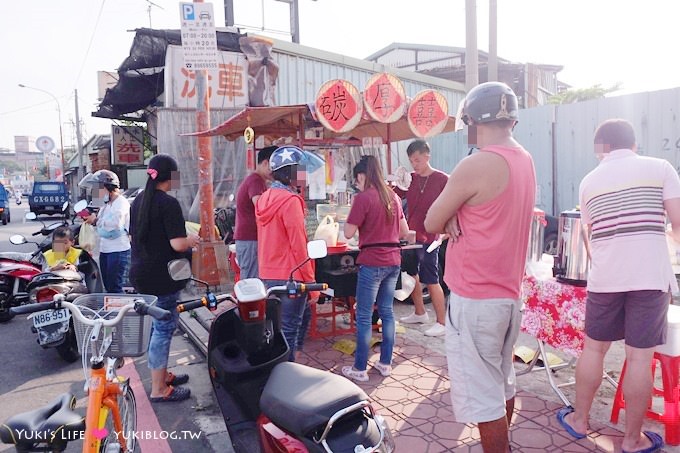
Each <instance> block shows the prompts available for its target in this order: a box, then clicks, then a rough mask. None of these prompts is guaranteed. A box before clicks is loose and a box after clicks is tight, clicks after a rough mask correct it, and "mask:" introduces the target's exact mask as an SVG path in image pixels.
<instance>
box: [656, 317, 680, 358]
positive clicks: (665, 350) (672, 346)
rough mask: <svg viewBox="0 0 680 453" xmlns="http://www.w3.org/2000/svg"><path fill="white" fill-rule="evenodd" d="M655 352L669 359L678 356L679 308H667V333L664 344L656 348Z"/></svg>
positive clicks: (679, 343) (679, 354)
mask: <svg viewBox="0 0 680 453" xmlns="http://www.w3.org/2000/svg"><path fill="white" fill-rule="evenodd" d="M656 352H658V353H659V354H664V355H667V356H669V357H677V356H680V306H679V305H671V306H669V307H668V333H667V334H666V344H662V345H660V346H657V347H656Z"/></svg>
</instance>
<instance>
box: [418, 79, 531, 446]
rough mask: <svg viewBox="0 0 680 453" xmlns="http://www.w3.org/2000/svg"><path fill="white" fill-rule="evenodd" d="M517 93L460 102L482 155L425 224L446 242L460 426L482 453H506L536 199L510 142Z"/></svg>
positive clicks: (503, 88)
mask: <svg viewBox="0 0 680 453" xmlns="http://www.w3.org/2000/svg"><path fill="white" fill-rule="evenodd" d="M517 119H518V103H517V96H515V93H514V92H513V91H512V89H510V87H508V86H507V85H505V84H504V83H500V82H487V83H483V84H481V85H478V86H476V87H474V88H473V89H472V90H470V92H469V93H468V94H467V96H466V98H465V101H464V105H463V110H462V120H463V122H464V123H465V124H466V125H467V126H468V142H469V143H470V144H471V145H476V146H477V147H478V148H479V151H478V152H476V153H474V154H471V155H470V156H468V157H466V158H465V159H463V160H462V161H461V162H460V163H459V164H458V165H457V166H456V168H454V170H453V172H452V173H451V175H450V176H449V180H448V182H447V183H446V186H445V187H444V190H443V191H442V193H441V195H440V196H439V197H438V198H437V200H435V202H434V203H433V204H432V207H431V208H430V210H429V211H428V213H427V216H426V218H425V228H426V229H427V230H428V231H429V232H431V233H444V232H445V233H448V234H449V235H450V237H451V240H450V241H449V246H448V249H447V251H446V262H447V263H464V265H463V266H448V267H447V268H446V271H445V273H444V281H445V282H446V283H447V285H448V286H449V288H450V289H451V294H450V296H449V306H448V314H447V321H446V330H447V332H446V350H447V361H448V365H449V376H450V378H451V402H452V406H453V413H454V418H455V420H456V421H458V422H463V423H477V424H478V426H479V432H480V437H481V441H482V447H483V449H484V451H485V452H506V451H508V449H509V441H508V427H509V423H510V418H511V416H512V411H513V408H514V396H515V372H514V368H513V346H514V343H515V341H516V339H517V336H518V334H519V325H520V313H519V307H520V287H521V283H522V277H523V274H524V265H525V261H526V254H527V245H528V241H529V228H530V225H531V217H532V213H533V207H534V201H535V197H536V175H535V171H534V164H533V160H532V158H531V155H530V154H529V153H528V152H527V151H526V150H525V149H524V148H522V146H521V145H520V144H519V143H518V142H517V141H516V140H515V139H514V138H513V136H512V130H513V128H514V127H515V124H516V123H517Z"/></svg>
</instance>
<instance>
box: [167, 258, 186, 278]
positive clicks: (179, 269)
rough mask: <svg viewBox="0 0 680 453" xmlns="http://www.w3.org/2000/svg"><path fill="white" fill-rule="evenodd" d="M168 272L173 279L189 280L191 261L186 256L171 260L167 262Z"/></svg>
mask: <svg viewBox="0 0 680 453" xmlns="http://www.w3.org/2000/svg"><path fill="white" fill-rule="evenodd" d="M168 274H170V278H172V279H173V280H175V281H181V280H189V279H190V278H191V263H190V262H189V260H188V259H186V258H182V259H179V260H172V261H170V262H169V263H168Z"/></svg>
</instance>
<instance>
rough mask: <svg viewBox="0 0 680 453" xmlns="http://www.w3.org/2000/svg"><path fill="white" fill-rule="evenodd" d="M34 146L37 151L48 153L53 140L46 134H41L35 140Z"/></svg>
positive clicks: (52, 146)
mask: <svg viewBox="0 0 680 453" xmlns="http://www.w3.org/2000/svg"><path fill="white" fill-rule="evenodd" d="M35 147H36V148H38V151H41V152H43V153H49V152H50V151H52V150H53V149H54V140H52V139H51V138H50V137H48V136H46V135H43V136H41V137H38V139H37V140H36V141H35Z"/></svg>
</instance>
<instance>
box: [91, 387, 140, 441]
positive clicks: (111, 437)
mask: <svg viewBox="0 0 680 453" xmlns="http://www.w3.org/2000/svg"><path fill="white" fill-rule="evenodd" d="M124 385H125V387H126V389H125V391H124V392H123V394H121V395H120V396H118V409H119V410H120V421H121V423H122V425H123V436H124V437H125V443H126V444H127V451H129V452H134V451H135V449H136V448H137V437H136V432H137V404H136V401H135V394H134V393H133V392H132V389H131V388H130V386H129V385H128V384H124ZM106 431H107V435H106V437H105V438H104V439H102V443H101V445H100V447H99V451H100V453H114V452H115V453H119V452H122V451H123V450H122V449H121V446H120V444H119V443H118V437H117V436H116V429H115V427H114V426H113V414H112V413H109V416H108V418H107V419H106Z"/></svg>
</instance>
